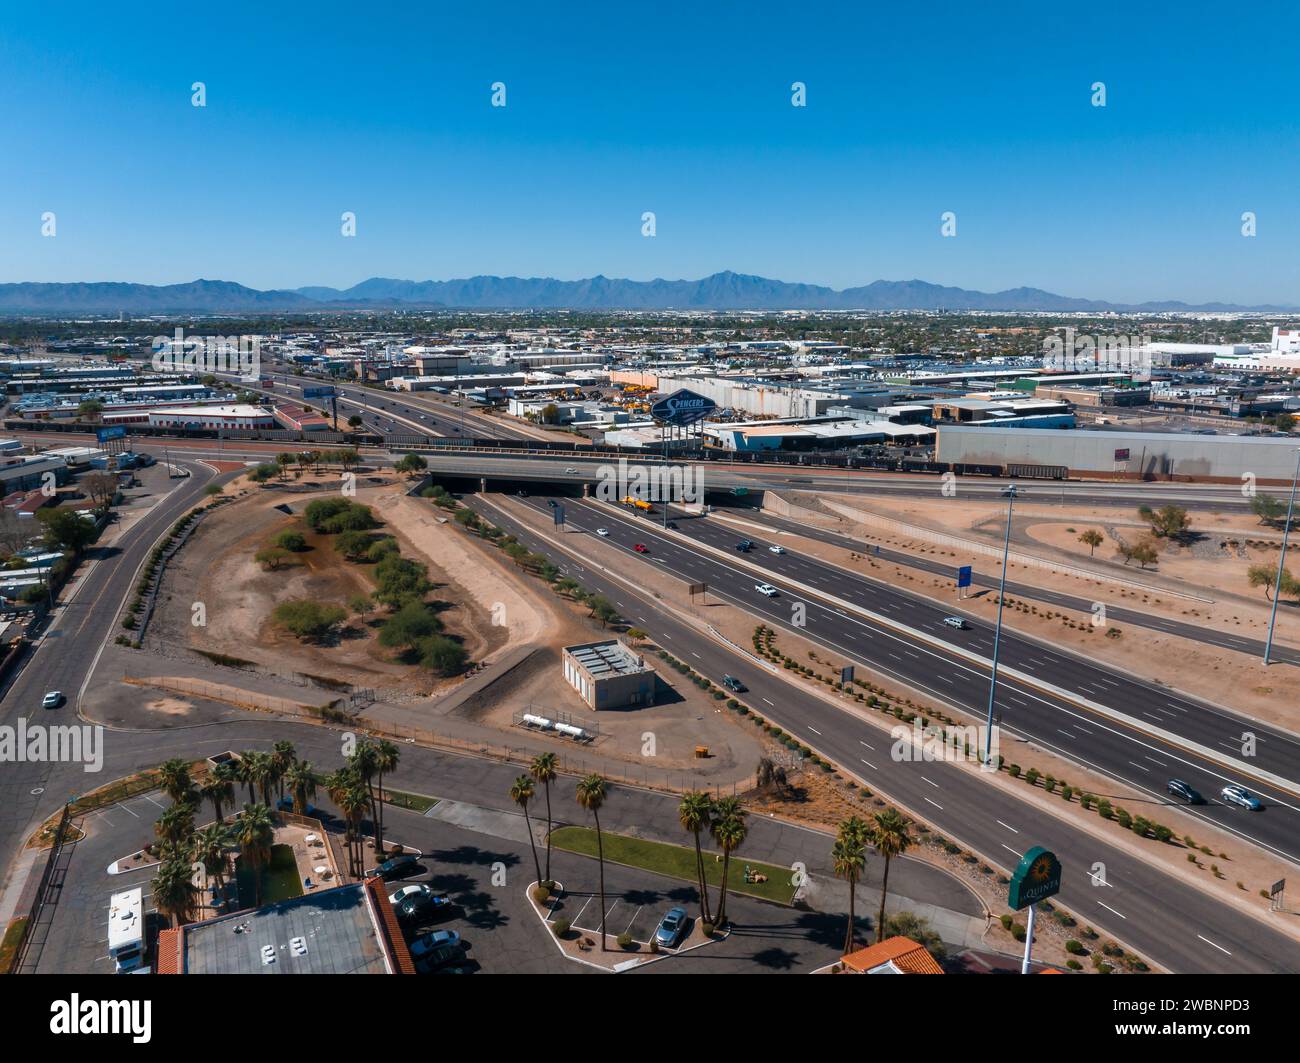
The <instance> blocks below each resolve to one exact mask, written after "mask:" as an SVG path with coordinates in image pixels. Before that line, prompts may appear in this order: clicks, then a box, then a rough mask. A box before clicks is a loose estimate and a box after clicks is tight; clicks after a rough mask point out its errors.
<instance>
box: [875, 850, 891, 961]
mask: <svg viewBox="0 0 1300 1063" xmlns="http://www.w3.org/2000/svg"><path fill="white" fill-rule="evenodd" d="M887 889H889V854H888V853H886V854H885V878H884V881H882V882H881V883H880V918H879V919H877V920H876V944H877V945H879V944H880V943H881V942H882V941H884V940H885V891H886V890H887Z"/></svg>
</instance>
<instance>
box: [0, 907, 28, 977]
mask: <svg viewBox="0 0 1300 1063" xmlns="http://www.w3.org/2000/svg"><path fill="white" fill-rule="evenodd" d="M29 921H30V917H28V916H25V915H23V916H19V917H18V918H17V919H15V920H13V922H11V923H10V924H9V926H8V927H6V928H5V936H4V941H3V942H0V974H9V973H10V970H9V969H10V968H11V967H12V966H13V965H14V960H15V959H16V958H17V953H18V942H20V941H21V940H22V939H23V932H24V931H25V930H26V929H27V924H28V922H29Z"/></svg>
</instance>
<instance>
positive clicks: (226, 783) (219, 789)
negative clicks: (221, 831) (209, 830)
mask: <svg viewBox="0 0 1300 1063" xmlns="http://www.w3.org/2000/svg"><path fill="white" fill-rule="evenodd" d="M221 768H225V769H226V771H225V772H222V771H221V770H220V769H221ZM230 775H231V769H230V768H229V767H228V766H227V765H226V764H221V765H219V766H218V768H217V770H215V771H212V772H210V773H209V774H208V778H207V781H206V782H204V784H203V785H202V786H200V787H199V797H200V799H201V800H204V801H210V802H212V814H213V816H215V817H216V820H217V822H218V823H224V822H225V819H226V817H225V816H224V815H222V813H223V812H224V811H225V807H226V805H228V804H233V803H234V800H235V787H234V784H233V782H232V781H231V779H230V778H229V776H230Z"/></svg>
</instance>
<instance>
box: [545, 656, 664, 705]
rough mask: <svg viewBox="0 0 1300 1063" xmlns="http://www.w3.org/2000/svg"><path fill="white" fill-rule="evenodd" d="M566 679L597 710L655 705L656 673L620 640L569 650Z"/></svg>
mask: <svg viewBox="0 0 1300 1063" xmlns="http://www.w3.org/2000/svg"><path fill="white" fill-rule="evenodd" d="M564 678H565V681H566V682H567V683H568V684H569V686H571V687H573V689H574V690H576V691H577V692H578V696H579V697H581V698H582V700H583V701H585V702H586V703H587V704H588V705H590V706H591V707H592V708H593V709H618V708H624V707H626V706H629V705H651V704H653V703H654V699H655V671H654V669H653V668H651V667H650V666H649V665H647V664H646V663H645V658H644V657H642V656H641V655H640V654H638V653H633V652H632V650H630V649H629V648H628V647H627V646H625V645H624V644H623V643H622V642H620V641H619V640H618V639H609V640H608V641H606V642H585V643H582V644H580V645H577V646H565V647H564Z"/></svg>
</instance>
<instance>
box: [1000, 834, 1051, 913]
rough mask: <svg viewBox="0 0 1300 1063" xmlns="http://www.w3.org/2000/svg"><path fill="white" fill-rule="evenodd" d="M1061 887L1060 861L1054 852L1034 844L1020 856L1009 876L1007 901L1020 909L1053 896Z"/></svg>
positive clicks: (1013, 907) (1015, 908)
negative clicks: (1009, 883)
mask: <svg viewBox="0 0 1300 1063" xmlns="http://www.w3.org/2000/svg"><path fill="white" fill-rule="evenodd" d="M1060 889H1061V862H1060V861H1059V860H1058V859H1056V854H1055V853H1053V852H1049V851H1048V850H1047V849H1044V848H1043V847H1042V846H1041V845H1036V846H1034V848H1032V849H1030V850H1029V852H1027V853H1025V855H1024V856H1022V857H1021V858H1020V864H1019V866H1017V868H1016V872H1015V874H1014V875H1012V876H1011V886H1010V888H1009V889H1008V891H1007V903H1008V904H1010V906H1011V907H1012V909H1014V910H1015V911H1020V909H1022V908H1028V907H1029V906H1030V905H1031V904H1037V903H1038V902H1039V901H1044V900H1046V899H1047V898H1048V897H1052V896H1055V895H1056V894H1057V893H1059V892H1060Z"/></svg>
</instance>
